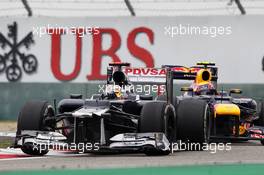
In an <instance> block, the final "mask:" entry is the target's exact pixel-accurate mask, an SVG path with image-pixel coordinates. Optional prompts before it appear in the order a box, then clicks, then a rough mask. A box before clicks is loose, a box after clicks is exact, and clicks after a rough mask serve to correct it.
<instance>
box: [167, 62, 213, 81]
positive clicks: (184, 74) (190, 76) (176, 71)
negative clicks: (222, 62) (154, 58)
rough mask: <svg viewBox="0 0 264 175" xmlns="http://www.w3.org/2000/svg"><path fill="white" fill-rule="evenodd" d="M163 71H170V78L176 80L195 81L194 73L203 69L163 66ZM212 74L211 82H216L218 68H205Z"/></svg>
mask: <svg viewBox="0 0 264 175" xmlns="http://www.w3.org/2000/svg"><path fill="white" fill-rule="evenodd" d="M162 68H163V69H166V72H168V70H170V71H171V72H173V73H172V78H173V79H177V80H195V78H196V73H197V72H198V71H199V70H201V69H205V67H204V66H192V67H190V68H188V67H185V66H177V65H163V66H162ZM206 69H209V70H210V72H211V73H212V79H211V81H213V82H217V79H218V75H217V74H218V68H217V67H207V68H206Z"/></svg>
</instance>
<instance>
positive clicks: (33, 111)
mask: <svg viewBox="0 0 264 175" xmlns="http://www.w3.org/2000/svg"><path fill="white" fill-rule="evenodd" d="M53 116H54V109H53V107H52V106H51V105H49V104H48V103H47V102H46V101H30V102H27V103H26V104H25V105H24V107H23V108H22V110H21V111H20V113H19V116H18V122H17V136H19V135H21V131H22V130H36V131H53V128H54V127H55V126H53V124H52V123H51V124H48V123H47V122H46V123H44V120H45V118H47V117H53ZM54 125H55V122H54ZM21 150H22V151H23V152H24V153H26V154H29V155H38V156H41V155H45V154H47V153H48V148H47V149H45V150H43V149H37V148H36V145H34V143H28V142H27V143H25V144H24V145H22V147H21Z"/></svg>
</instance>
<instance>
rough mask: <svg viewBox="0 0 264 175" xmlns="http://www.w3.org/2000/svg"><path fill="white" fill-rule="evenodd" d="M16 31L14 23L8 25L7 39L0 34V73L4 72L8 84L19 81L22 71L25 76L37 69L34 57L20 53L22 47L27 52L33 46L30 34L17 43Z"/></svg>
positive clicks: (16, 27)
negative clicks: (1, 50) (0, 50)
mask: <svg viewBox="0 0 264 175" xmlns="http://www.w3.org/2000/svg"><path fill="white" fill-rule="evenodd" d="M17 31H18V26H17V23H16V22H14V23H13V24H11V25H8V33H7V37H5V36H4V35H3V34H2V33H1V32H0V47H1V48H2V49H3V55H1V54H0V73H2V72H5V74H6V78H7V80H8V81H10V82H16V81H19V80H20V79H21V77H22V70H24V72H25V73H27V74H32V73H34V72H36V70H37V67H38V61H37V58H36V56H35V55H33V54H26V53H23V52H21V51H20V48H23V47H25V48H26V49H27V50H29V49H30V46H31V45H32V44H34V40H33V34H32V32H29V33H28V34H27V35H26V36H25V37H24V38H23V39H21V40H20V41H18V35H17ZM7 47H8V49H9V50H8V49H7Z"/></svg>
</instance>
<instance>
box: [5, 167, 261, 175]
mask: <svg viewBox="0 0 264 175" xmlns="http://www.w3.org/2000/svg"><path fill="white" fill-rule="evenodd" d="M263 172H264V164H237V165H208V166H204V165H203V166H175V167H145V168H120V169H88V170H49V171H43V170H42V171H20V172H3V173H0V175H2V174H5V175H28V174H38V175H106V174H107V175H124V174H125V175H177V174H178V175H223V174H224V175H249V174H250V175H260V174H263Z"/></svg>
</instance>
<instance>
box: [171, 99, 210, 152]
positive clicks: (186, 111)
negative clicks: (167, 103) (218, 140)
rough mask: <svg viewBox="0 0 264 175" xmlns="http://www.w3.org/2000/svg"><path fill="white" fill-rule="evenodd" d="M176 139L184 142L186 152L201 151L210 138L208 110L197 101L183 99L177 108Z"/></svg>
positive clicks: (202, 102)
mask: <svg viewBox="0 0 264 175" xmlns="http://www.w3.org/2000/svg"><path fill="white" fill-rule="evenodd" d="M176 114H177V139H178V140H181V141H182V142H186V143H188V144H190V145H188V147H187V148H188V150H202V147H203V144H205V143H208V141H209V137H210V128H211V124H210V110H209V106H208V104H207V103H206V102H205V101H203V100H199V99H193V98H190V99H184V100H182V101H180V103H179V104H178V106H177V112H176Z"/></svg>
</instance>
